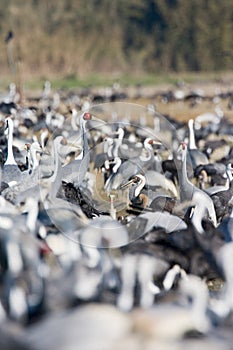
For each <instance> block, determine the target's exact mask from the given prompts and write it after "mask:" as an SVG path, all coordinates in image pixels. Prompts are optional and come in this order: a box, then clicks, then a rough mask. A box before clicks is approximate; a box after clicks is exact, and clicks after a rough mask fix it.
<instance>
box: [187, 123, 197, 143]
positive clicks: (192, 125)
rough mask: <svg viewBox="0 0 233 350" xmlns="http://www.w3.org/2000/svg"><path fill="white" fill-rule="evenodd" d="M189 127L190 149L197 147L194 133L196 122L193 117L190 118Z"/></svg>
mask: <svg viewBox="0 0 233 350" xmlns="http://www.w3.org/2000/svg"><path fill="white" fill-rule="evenodd" d="M188 127H189V149H197V146H196V141H195V133H194V122H193V119H190V120H189V122H188Z"/></svg>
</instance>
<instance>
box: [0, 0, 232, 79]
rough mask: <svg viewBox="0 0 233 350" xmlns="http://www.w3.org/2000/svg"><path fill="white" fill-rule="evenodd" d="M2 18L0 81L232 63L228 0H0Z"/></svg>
mask: <svg viewBox="0 0 233 350" xmlns="http://www.w3.org/2000/svg"><path fill="white" fill-rule="evenodd" d="M0 16H1V21H0V38H1V40H0V75H1V79H2V81H1V84H3V83H4V79H5V80H6V81H8V80H9V79H11V78H12V76H13V77H14V74H20V75H21V79H22V80H23V81H25V82H27V81H30V80H33V81H34V82H35V79H42V80H43V79H55V80H56V79H58V78H59V79H61V80H68V81H70V84H74V85H75V84H78V83H80V81H85V80H86V83H87V84H91V83H93V84H98V82H99V81H104V79H105V81H109V79H110V81H111V79H119V81H121V79H123V81H124V82H125V83H127V82H129V83H131V82H132V83H136V82H138V81H139V82H140V83H144V82H145V83H150V82H151V81H154V82H156V77H157V79H158V76H159V77H160V79H161V77H168V76H169V77H170V79H171V77H175V78H177V76H182V74H183V75H184V73H186V74H187V72H188V73H190V72H191V73H192V74H191V73H190V75H189V77H193V79H194V77H196V76H197V75H196V74H197V72H198V73H199V76H203V74H204V77H206V76H208V77H209V76H210V73H211V74H212V75H211V77H219V76H222V74H223V73H224V72H227V75H228V77H229V73H230V71H231V69H232V67H233V45H232V42H233V20H232V19H233V2H232V1H229V0H221V1H219V0H192V1H187V0H127V1H125V0H117V1H116V0H88V1H86V0H59V1H57V0H50V1H47V0H27V1H25V0H1V1H0ZM220 72H221V74H220ZM9 76H10V77H9ZM98 79H99V80H98ZM127 79H128V81H127ZM153 79H154V80H153ZM164 79H165V80H166V78H164ZM11 80H12V79H11Z"/></svg>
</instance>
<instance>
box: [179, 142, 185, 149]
mask: <svg viewBox="0 0 233 350" xmlns="http://www.w3.org/2000/svg"><path fill="white" fill-rule="evenodd" d="M180 144H181V146H182V149H186V143H185V142H183V141H182V142H181V143H180Z"/></svg>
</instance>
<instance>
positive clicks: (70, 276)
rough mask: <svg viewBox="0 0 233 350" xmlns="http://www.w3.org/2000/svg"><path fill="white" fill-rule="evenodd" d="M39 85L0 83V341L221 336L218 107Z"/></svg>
mask: <svg viewBox="0 0 233 350" xmlns="http://www.w3.org/2000/svg"><path fill="white" fill-rule="evenodd" d="M47 85H48V84H47ZM48 87H49V90H48V91H46V90H45V91H44V93H43V94H42V95H41V97H40V98H39V99H37V100H31V101H27V103H26V102H24V103H19V102H18V101H17V96H16V91H15V90H14V89H13V88H12V87H11V89H13V91H12V90H11V91H10V93H9V94H8V95H4V96H3V95H2V96H1V103H0V118H1V119H0V122H1V127H0V162H1V195H0V334H1V337H0V345H1V347H2V348H4V349H13V348H14V349H16V348H17V349H21V348H22V349H45V348H47V349H76V348H78V349H87V348H88V349H118V348H120V347H121V348H123V349H124V348H130V347H132V348H138V349H140V347H139V345H138V341H139V339H140V341H139V343H140V342H141V343H143V342H144V345H145V346H146V347H145V348H147V346H148V349H149V345H148V344H149V343H147V342H148V341H153V340H154V341H158V339H160V340H161V339H163V340H167V339H172V340H173V341H177V342H180V343H179V344H180V346H184V347H185V346H186V343H185V339H187V337H192V336H193V337H194V338H193V339H195V341H196V342H197V344H199V345H198V346H200V348H202V347H201V346H203V349H204V348H205V347H204V346H205V339H206V340H208V341H209V343H208V344H209V345H210V344H211V346H212V342H213V343H214V344H215V345H216V344H217V345H216V346H218V345H221V349H228V347H227V346H228V343H229V341H230V340H229V339H231V338H230V329H231V327H232V319H231V317H232V311H233V272H232V271H233V269H232V265H233V242H232V241H233V229H232V227H233V226H232V225H233V199H232V197H233V165H232V164H233V152H232V150H233V148H232V145H233V136H232V132H233V124H232V123H231V121H230V119H226V118H225V117H224V113H218V114H216V113H215V114H211V113H209V112H208V113H206V114H202V115H199V116H197V117H196V119H195V120H192V119H190V120H189V122H188V123H187V124H186V123H180V122H178V121H175V120H173V119H172V118H170V117H169V116H168V117H167V118H165V117H164V116H162V115H160V114H159V113H158V112H157V111H156V108H155V107H154V106H152V105H149V106H148V107H143V106H139V105H136V104H131V103H127V102H126V101H125V102H111V101H112V100H111V99H109V100H108V101H107V103H103V104H96V105H94V103H92V102H93V101H95V100H94V98H93V100H92V102H90V101H91V98H89V100H88V101H86V100H85V99H82V98H81V97H80V96H78V95H77V94H73V95H72V94H70V95H67V96H65V97H63V98H62V99H61V97H60V96H59V94H58V93H55V94H54V95H53V96H52V92H51V90H50V86H49V85H48V86H47V87H46V88H47V89H48ZM169 96H170V93H169V94H168V96H167V100H166V103H169ZM175 96H176V95H175V94H174V98H175ZM108 98H109V96H108ZM163 98H164V96H163ZM179 98H180V97H179ZM196 98H197V97H196V96H193V99H194V100H195V99H196ZM215 98H216V97H215ZM218 98H219V100H220V99H221V98H223V96H218ZM225 98H228V99H229V106H230V99H232V92H231V93H230V92H229V94H228V95H226V96H225ZM198 99H199V102H198V103H201V102H200V96H198ZM109 101H110V102H109ZM164 103H165V102H164ZM229 109H230V107H229ZM211 286H212V287H211ZM143 339H144V340H143ZM148 339H149V340H148ZM182 341H183V343H182ZM116 342H119V344H121V345H119V347H117V345H116ZM198 342H199V343H198ZM127 344H129V347H128V345H127ZM136 344H137V345H136ZM177 344H178V343H177ZM182 344H183V345H182ZM136 346H137V347H136ZM206 346H207V345H206ZM212 347H213V346H212ZM181 348H182V347H181ZM216 349H217V347H216Z"/></svg>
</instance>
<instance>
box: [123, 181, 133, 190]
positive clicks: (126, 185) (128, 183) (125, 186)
mask: <svg viewBox="0 0 233 350" xmlns="http://www.w3.org/2000/svg"><path fill="white" fill-rule="evenodd" d="M134 181H135V180H134V179H132V180H129V181H127V182H125V183H124V184H122V185H120V189H121V190H123V189H124V188H127V187H129V186H130V185H132V184H133V183H134Z"/></svg>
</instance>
